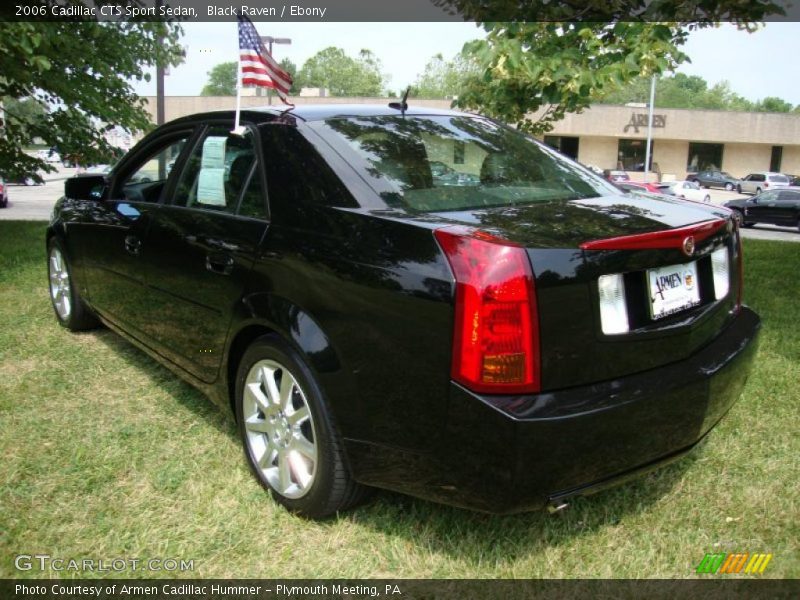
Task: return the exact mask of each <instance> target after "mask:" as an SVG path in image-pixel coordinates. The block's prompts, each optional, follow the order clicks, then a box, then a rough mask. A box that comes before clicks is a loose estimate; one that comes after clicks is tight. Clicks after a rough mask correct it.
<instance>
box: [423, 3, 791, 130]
mask: <svg viewBox="0 0 800 600" xmlns="http://www.w3.org/2000/svg"><path fill="white" fill-rule="evenodd" d="M435 3H436V4H439V5H441V6H445V7H447V8H449V9H454V10H456V11H458V12H459V13H460V14H462V15H464V16H466V17H468V18H471V19H473V20H475V21H477V22H479V23H482V24H483V27H484V29H485V30H486V31H487V36H486V38H485V39H483V40H476V41H473V42H469V43H467V44H466V45H465V47H464V53H465V54H466V55H468V56H470V57H471V58H472V59H473V60H475V61H476V62H477V64H478V65H479V68H480V71H481V74H480V76H478V77H474V78H470V79H469V80H468V82H467V85H466V86H465V89H464V91H463V93H462V94H459V97H458V100H457V101H456V103H455V104H456V106H459V107H461V108H467V109H476V110H479V111H481V112H483V113H485V114H489V115H491V116H494V117H496V118H499V119H501V120H503V121H506V122H510V123H514V124H516V125H517V126H518V127H520V128H522V129H525V130H528V131H532V132H534V133H543V132H546V131H549V130H550V129H552V124H553V122H554V121H557V120H559V119H561V118H563V117H564V115H565V114H566V113H567V112H580V111H582V110H583V109H585V108H586V107H588V106H589V105H590V104H591V103H592V101H593V99H595V98H597V97H602V96H603V95H605V94H607V93H609V92H611V91H612V90H614V89H616V88H619V87H622V86H625V85H627V84H630V83H631V82H632V81H634V80H636V79H637V78H639V77H644V78H647V77H650V76H651V75H660V74H663V73H668V72H670V71H673V70H674V69H675V68H676V67H677V66H678V65H680V64H681V63H683V62H684V61H686V60H688V57H687V56H686V54H685V53H684V52H682V50H681V47H682V46H683V45H684V43H685V42H686V39H687V37H688V34H689V32H690V31H692V30H694V29H697V28H702V27H711V26H713V23H714V22H719V21H725V20H732V21H735V22H737V23H739V24H740V26H741V27H743V28H745V29H749V28H751V27H752V26H753V22H755V21H758V20H762V19H763V18H764V17H765V16H767V15H770V14H780V13H782V12H784V11H783V9H782V8H781V7H780V6H778V5H777V4H776V3H773V2H770V1H769V0H766V1H765V2H749V3H743V2H740V1H739V0H689V1H687V2H673V1H670V0H666V1H663V2H662V1H657V2H644V1H642V0H615V2H608V1H607V0H586V1H584V2H581V3H575V2H571V1H568V0H530V1H528V2H524V3H520V2H518V1H517V0H496V1H493V2H491V3H487V2H486V1H485V0H435ZM501 19H502V20H505V21H508V20H509V19H513V22H498V21H500V20H501ZM637 19H639V20H637ZM534 113H535V117H534V118H535V120H532V119H531V118H530V117H529V115H531V114H534Z"/></svg>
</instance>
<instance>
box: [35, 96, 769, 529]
mask: <svg viewBox="0 0 800 600" xmlns="http://www.w3.org/2000/svg"><path fill="white" fill-rule="evenodd" d="M397 106H398V107H394V106H363V105H362V106H346V105H340V106H337V105H329V106H317V107H315V106H302V107H296V108H294V109H290V110H284V109H278V108H265V109H261V110H248V111H244V112H243V113H242V116H241V121H242V124H243V127H242V128H241V129H239V130H237V131H236V132H232V131H231V129H232V128H233V122H234V115H233V113H231V112H221V113H208V114H202V115H197V116H192V117H186V118H182V119H178V120H177V121H174V122H172V123H169V124H167V125H165V126H163V127H160V128H158V129H156V130H155V131H154V132H152V133H151V134H149V135H148V136H147V137H145V138H144V140H142V141H141V142H140V143H139V144H138V145H137V146H136V147H135V148H134V149H133V150H132V151H131V152H130V153H129V154H128V155H127V156H126V157H125V158H123V159H122V160H121V161H120V162H119V163H118V164H117V165H116V166H115V167H114V168H113V169H112V171H111V173H109V174H108V175H105V174H96V175H88V176H84V177H79V178H73V179H70V180H68V181H67V182H66V184H65V197H64V198H62V199H61V200H59V202H58V203H57V205H56V207H55V211H54V214H53V219H52V221H51V223H50V225H49V228H48V229H47V239H46V244H47V252H48V257H49V278H50V279H49V291H50V296H51V298H52V301H53V307H54V309H55V313H56V317H57V319H58V321H59V322H60V323H61V324H62V325H63V326H65V327H67V328H69V329H72V330H79V329H86V328H89V327H92V326H94V325H96V324H97V323H98V321H99V322H102V323H104V324H106V325H107V326H109V327H111V328H112V329H114V330H115V331H117V332H119V333H120V334H121V335H123V336H124V337H126V338H127V339H128V340H130V341H131V342H132V343H134V344H136V345H137V346H138V347H140V348H141V349H143V350H144V351H146V352H147V353H149V354H150V355H151V356H153V357H154V358H156V359H157V360H158V361H160V362H161V363H163V364H165V365H166V366H168V367H169V368H171V369H172V370H173V371H174V372H175V373H177V374H178V375H179V376H181V377H183V378H185V379H186V380H187V381H189V382H191V383H192V384H193V385H195V386H197V387H198V388H199V389H201V390H203V391H205V392H206V393H207V394H208V395H209V396H210V397H211V398H212V399H213V400H214V401H216V402H217V403H218V404H219V405H221V406H222V407H224V408H225V409H226V410H228V411H230V412H231V413H232V414H233V415H235V417H236V420H237V423H238V428H239V435H240V437H241V443H242V446H243V448H244V454H245V457H246V460H247V462H248V463H249V465H250V468H251V469H252V471H253V473H254V475H255V477H256V478H257V479H258V481H259V482H260V483H261V484H262V485H263V486H265V487H266V488H267V489H269V490H270V491H271V493H272V495H273V497H274V498H275V499H276V500H277V501H278V502H280V503H281V504H283V505H284V506H286V507H287V508H288V509H290V510H292V511H296V512H298V513H300V514H303V515H306V516H310V517H323V516H326V515H331V514H334V513H336V512H337V511H340V510H344V509H346V508H348V507H350V506H353V505H354V504H355V503H356V502H358V501H359V499H360V498H362V496H363V493H364V490H365V489H366V488H365V486H377V487H382V488H388V489H392V490H398V491H402V492H406V493H409V494H413V495H416V496H420V497H423V498H429V499H432V500H436V501H440V502H445V503H450V504H455V505H458V506H464V507H469V508H473V509H478V510H484V511H491V512H512V511H520V510H527V509H533V508H539V507H544V506H548V505H549V506H551V507H553V508H558V507H562V506H564V505H565V503H566V499H568V498H570V497H571V496H575V495H579V494H587V493H591V492H593V491H596V490H598V489H601V488H604V487H606V486H608V485H612V484H614V483H618V482H620V481H623V480H625V479H627V478H628V477H630V476H633V475H636V474H639V473H642V472H645V471H648V470H650V469H653V468H655V467H657V466H658V465H661V464H664V463H665V462H668V461H670V460H673V459H675V458H677V457H679V456H680V455H682V454H683V453H684V452H686V451H688V450H689V449H691V448H692V447H694V446H695V445H696V444H697V443H698V441H699V440H701V439H702V438H703V437H704V436H705V435H706V434H707V433H708V432H709V431H710V430H711V429H712V428H713V427H714V426H715V425H716V423H717V422H718V421H719V420H720V419H721V418H722V417H723V416H724V415H725V413H726V412H727V411H728V409H729V408H730V407H731V406H732V404H733V403H734V402H735V401H736V399H737V398H738V396H739V394H740V392H741V390H742V387H743V385H744V383H745V380H746V379H747V376H748V373H749V370H750V366H751V363H752V360H753V356H754V352H755V348H756V343H755V342H756V340H757V337H758V331H759V327H760V322H759V318H758V316H757V315H756V314H755V313H754V312H753V311H751V310H750V309H748V308H747V307H746V306H744V305H742V280H743V277H742V249H741V244H740V239H739V232H738V230H737V228H736V227H735V224H734V223H733V222H732V221H731V219H730V212H729V211H727V210H722V209H719V208H715V207H713V206H705V205H699V204H695V203H692V202H686V201H683V200H680V199H677V198H661V199H658V198H657V197H655V196H648V197H640V196H635V195H633V194H631V195H623V194H621V193H620V191H619V190H618V189H617V188H615V187H614V186H612V185H611V184H610V183H608V182H607V181H604V180H603V179H602V178H601V177H598V176H597V175H595V174H593V173H591V172H590V171H588V170H587V169H585V168H583V167H581V166H580V165H578V164H577V163H574V162H572V161H570V160H568V159H565V158H564V157H562V156H560V155H559V154H558V153H557V152H555V151H553V150H551V149H549V148H548V147H547V146H545V145H543V144H541V143H538V142H536V141H535V140H533V139H532V138H530V137H528V136H526V135H524V134H522V133H520V132H518V131H515V130H514V129H511V128H508V127H505V126H503V125H500V124H498V123H496V122H494V121H492V120H489V119H486V118H482V117H478V116H475V115H467V114H462V113H457V112H452V111H435V110H429V109H410V108H409V109H406V108H405V107H404V106H399V105H397ZM170 164H172V168H168V165H170ZM442 165H444V166H445V167H447V169H443V168H442ZM448 169H452V170H453V171H457V172H458V173H459V174H464V177H456V178H453V177H450V178H446V177H445V175H447V174H448V173H449V170H448ZM143 173H147V174H148V178H149V179H148V180H147V181H145V180H144V178H143V177H142V176H141V175H142V174H143ZM130 401H131V402H132V403H135V402H136V397H135V393H134V390H131V399H130ZM98 402H99V403H100V404H102V398H99V399H98ZM120 443H124V441H121V442H120ZM708 476H709V477H715V476H716V474H715V473H713V472H710V473H709V475H708Z"/></svg>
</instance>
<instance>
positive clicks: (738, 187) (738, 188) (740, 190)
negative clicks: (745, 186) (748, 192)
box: [736, 185, 742, 194]
mask: <svg viewBox="0 0 800 600" xmlns="http://www.w3.org/2000/svg"><path fill="white" fill-rule="evenodd" d="M736 191H737V192H739V193H740V194H741V193H742V186H740V185H737V186H736Z"/></svg>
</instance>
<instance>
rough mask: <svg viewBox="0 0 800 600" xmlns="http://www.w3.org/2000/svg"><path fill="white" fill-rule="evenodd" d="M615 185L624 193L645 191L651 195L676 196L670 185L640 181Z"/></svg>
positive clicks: (619, 182)
mask: <svg viewBox="0 0 800 600" xmlns="http://www.w3.org/2000/svg"><path fill="white" fill-rule="evenodd" d="M614 185H616V186H617V187H618V188H619V189H621V190H622V191H623V192H630V191H638V190H641V191H644V192H650V193H651V194H663V195H665V196H674V195H675V194H674V193H673V192H672V190H671V189H670V187H669V184H668V183H651V182H643V181H642V182H639V181H618V182H616V183H615V184H614Z"/></svg>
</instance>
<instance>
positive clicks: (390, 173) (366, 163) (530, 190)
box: [326, 115, 619, 212]
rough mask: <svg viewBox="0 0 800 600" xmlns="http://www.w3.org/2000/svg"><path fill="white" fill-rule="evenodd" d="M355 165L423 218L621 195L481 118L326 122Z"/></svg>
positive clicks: (395, 202)
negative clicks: (425, 213)
mask: <svg viewBox="0 0 800 600" xmlns="http://www.w3.org/2000/svg"><path fill="white" fill-rule="evenodd" d="M326 127H327V128H328V130H329V131H332V132H334V133H335V134H336V135H335V136H334V137H336V138H338V139H339V140H340V141H344V145H345V146H346V147H347V149H349V150H350V151H352V152H351V156H350V157H348V160H349V161H350V162H351V163H352V164H353V166H355V167H356V169H358V170H359V171H361V173H362V175H363V176H364V177H365V179H367V181H369V182H370V183H372V184H373V187H374V188H375V189H376V190H378V191H379V193H380V194H381V196H382V197H383V198H384V200H385V201H386V202H387V203H388V204H390V205H401V206H404V207H405V208H408V209H411V210H414V211H420V212H440V211H456V210H467V209H473V208H483V207H491V206H513V205H520V204H533V203H536V202H547V201H552V200H574V199H584V198H596V197H598V196H603V195H609V194H615V193H619V190H616V189H615V188H613V187H612V186H611V185H610V184H609V183H608V182H606V181H604V180H603V179H602V178H600V177H598V176H597V175H595V174H594V173H591V172H590V171H589V170H588V169H585V168H584V167H581V166H580V165H578V164H577V163H574V162H572V161H569V160H567V159H565V158H563V157H561V156H559V155H557V154H556V153H555V152H554V151H552V150H550V149H548V148H546V147H544V146H543V145H540V144H537V143H536V142H534V141H533V140H531V139H530V138H529V137H527V136H525V135H523V134H521V133H519V132H517V131H514V130H512V129H509V128H506V127H502V126H499V125H497V124H495V123H493V122H491V121H489V120H487V119H483V118H479V117H462V116H458V117H453V116H446V117H444V116H443V117H439V116H426V117H412V116H406V117H403V116H400V115H398V116H394V115H393V116H386V117H352V118H335V119H329V120H328V121H326Z"/></svg>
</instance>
